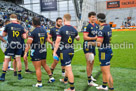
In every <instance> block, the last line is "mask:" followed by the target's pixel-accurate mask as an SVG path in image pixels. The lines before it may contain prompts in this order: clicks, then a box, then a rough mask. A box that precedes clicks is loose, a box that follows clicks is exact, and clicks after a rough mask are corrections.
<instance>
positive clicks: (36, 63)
mask: <svg viewBox="0 0 136 91" xmlns="http://www.w3.org/2000/svg"><path fill="white" fill-rule="evenodd" d="M32 63H33V65H34V67H35V71H36V76H37V81H41V76H42V72H41V61H33V62H32Z"/></svg>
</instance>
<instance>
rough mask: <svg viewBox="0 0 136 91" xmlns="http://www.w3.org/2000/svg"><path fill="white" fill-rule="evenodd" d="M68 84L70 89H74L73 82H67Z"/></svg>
mask: <svg viewBox="0 0 136 91" xmlns="http://www.w3.org/2000/svg"><path fill="white" fill-rule="evenodd" d="M69 84H70V89H71V90H74V89H75V87H74V83H71V82H69Z"/></svg>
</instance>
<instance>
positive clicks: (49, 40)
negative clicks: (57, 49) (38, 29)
mask: <svg viewBox="0 0 136 91" xmlns="http://www.w3.org/2000/svg"><path fill="white" fill-rule="evenodd" d="M51 38H52V36H51V35H50V34H48V38H47V41H48V42H49V43H50V44H51V45H53V42H52V40H51Z"/></svg>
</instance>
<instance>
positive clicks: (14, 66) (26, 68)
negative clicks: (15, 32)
mask: <svg viewBox="0 0 136 91" xmlns="http://www.w3.org/2000/svg"><path fill="white" fill-rule="evenodd" d="M18 24H20V21H19V20H18ZM24 31H25V32H26V34H28V31H26V30H25V29H24ZM21 44H22V53H21V57H23V56H24V51H25V42H24V39H23V38H22V40H21ZM13 59H14V60H13V68H14V76H17V71H16V65H17V64H16V63H17V62H16V60H15V58H14V57H13ZM24 64H25V73H32V71H30V70H29V69H28V60H27V59H26V60H24Z"/></svg>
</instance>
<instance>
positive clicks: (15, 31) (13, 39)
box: [0, 14, 26, 81]
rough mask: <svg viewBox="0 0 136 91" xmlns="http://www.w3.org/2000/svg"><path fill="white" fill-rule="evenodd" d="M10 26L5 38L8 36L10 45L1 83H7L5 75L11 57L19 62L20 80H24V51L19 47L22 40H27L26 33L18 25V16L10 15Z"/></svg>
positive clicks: (6, 29)
mask: <svg viewBox="0 0 136 91" xmlns="http://www.w3.org/2000/svg"><path fill="white" fill-rule="evenodd" d="M10 22H11V23H10V24H8V25H6V27H5V29H4V32H3V37H5V36H8V45H7V49H6V51H5V61H4V64H3V72H2V75H1V77H0V81H5V75H6V71H7V69H8V63H9V61H10V59H11V56H15V59H16V61H17V67H18V80H21V79H22V75H21V70H22V64H21V58H20V56H21V53H22V50H21V48H19V45H21V39H22V38H24V39H26V33H25V31H24V28H23V27H22V26H21V25H19V24H18V23H17V15H16V14H11V15H10Z"/></svg>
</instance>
